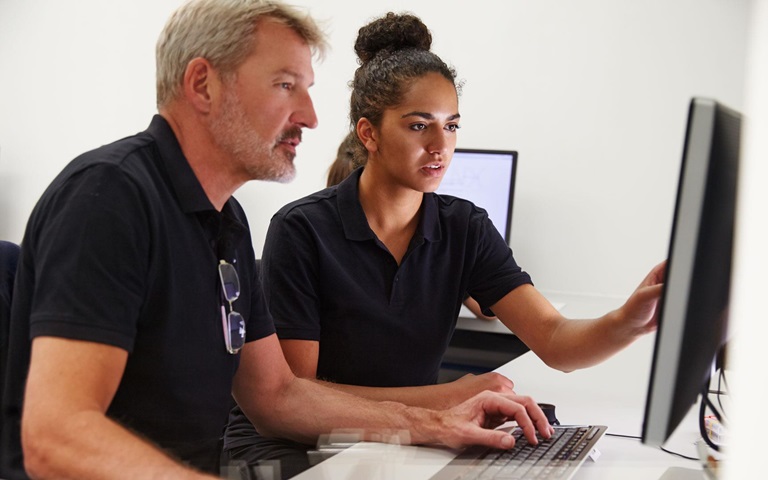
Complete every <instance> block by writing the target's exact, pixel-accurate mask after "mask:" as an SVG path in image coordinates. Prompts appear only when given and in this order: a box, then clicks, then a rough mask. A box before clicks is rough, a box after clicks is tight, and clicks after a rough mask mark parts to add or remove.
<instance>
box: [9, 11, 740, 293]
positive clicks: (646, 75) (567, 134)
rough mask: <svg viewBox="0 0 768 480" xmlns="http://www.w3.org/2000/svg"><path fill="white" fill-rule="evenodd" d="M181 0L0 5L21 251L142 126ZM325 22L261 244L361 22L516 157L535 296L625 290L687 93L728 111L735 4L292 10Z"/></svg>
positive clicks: (251, 188) (332, 102) (655, 246)
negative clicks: (402, 25)
mask: <svg viewBox="0 0 768 480" xmlns="http://www.w3.org/2000/svg"><path fill="white" fill-rule="evenodd" d="M179 3H180V2H179V0H134V1H132V2H116V1H112V2H108V1H104V0H79V1H78V2H60V1H57V0H2V1H1V2H0V65H2V68H3V74H2V75H0V91H2V92H3V94H2V95H0V238H5V239H8V240H13V241H20V240H21V237H22V232H23V228H24V225H25V222H26V218H27V216H28V214H29V212H30V210H31V208H32V207H33V205H34V203H35V201H36V200H37V198H38V197H39V196H40V194H41V193H42V190H43V189H44V188H45V186H46V185H47V184H48V183H49V181H50V180H51V179H52V178H53V176H54V175H55V174H56V173H57V172H58V171H59V170H60V169H61V168H62V167H63V165H64V164H65V163H66V162H67V161H69V160H70V159H71V158H72V157H74V156H75V155H76V154H78V153H80V152H82V151H85V150H87V149H90V148H93V147H95V146H98V145H100V144H103V143H106V142H109V141H111V140H114V139H116V138H119V137H122V136H125V135H127V134H131V133H134V132H137V131H139V130H143V129H144V128H145V126H146V125H147V124H148V122H149V119H150V116H151V115H152V114H153V113H154V59H153V55H154V50H153V49H154V42H155V39H156V37H157V35H158V33H159V31H160V29H161V28H162V25H163V23H164V21H165V19H166V17H167V16H168V14H169V13H170V12H171V11H172V10H173V9H174V8H175V7H176V6H177V5H178V4H179ZM296 3H298V4H302V5H306V6H307V7H308V8H310V10H311V11H312V12H313V14H315V15H316V16H317V17H318V18H320V19H322V20H323V21H324V22H325V24H326V25H327V29H328V31H329V33H330V35H331V40H332V44H333V46H334V49H333V51H332V52H331V53H330V55H329V56H328V58H327V59H326V60H325V62H323V63H322V64H319V65H317V66H316V74H317V84H316V86H315V87H314V98H315V102H316V107H317V110H318V114H319V117H320V127H318V128H317V129H316V130H315V131H312V132H309V133H308V134H306V135H305V141H304V143H303V144H302V145H301V147H300V151H299V156H298V158H297V167H298V176H297V179H296V180H295V181H294V182H293V183H292V184H290V185H277V184H267V183H264V182H253V183H252V184H250V185H247V186H245V187H243V188H242V189H241V190H240V192H238V194H237V197H238V198H239V199H240V200H241V201H242V202H243V203H244V205H245V208H246V210H247V212H248V215H249V219H250V221H251V224H252V229H253V232H254V242H255V248H256V250H257V252H260V251H261V247H262V244H263V236H264V234H265V232H266V227H267V224H268V222H269V218H270V216H271V215H272V213H273V212H274V211H275V210H276V209H277V208H279V207H280V206H282V205H283V204H284V203H287V202H288V201H290V200H292V199H295V198H298V197H300V196H303V195H305V194H308V193H311V192H312V191H314V190H317V189H319V188H321V187H322V186H323V183H324V178H325V173H326V170H327V168H328V166H329V165H330V162H331V160H332V157H333V156H334V154H335V151H336V145H337V143H338V141H339V140H340V139H341V138H342V135H343V131H344V129H345V128H346V123H347V115H346V114H347V101H348V94H349V91H348V87H347V82H348V81H349V79H350V78H351V76H352V72H353V71H354V68H355V67H356V64H355V59H354V56H353V53H352V43H353V41H354V38H355V35H356V32H357V29H358V28H359V27H360V26H361V25H363V24H364V23H365V22H366V21H367V20H369V19H370V18H371V17H373V16H377V15H380V14H382V13H384V12H385V11H387V10H394V11H400V10H406V9H410V10H411V11H413V12H415V13H416V14H418V15H420V16H421V17H422V18H423V19H424V20H425V22H426V23H427V25H428V26H429V27H430V28H431V29H432V31H433V36H434V40H435V41H434V50H435V51H436V52H437V53H438V54H440V55H441V56H442V57H443V58H444V59H445V60H446V61H448V62H449V63H451V64H453V65H455V66H456V68H457V70H458V72H459V76H460V77H461V78H463V79H464V80H466V86H465V89H464V95H463V97H462V100H461V104H460V109H461V113H462V123H463V127H464V128H463V129H462V130H461V132H460V135H459V146H462V147H476V148H505V149H517V150H518V151H519V152H520V164H519V172H518V173H519V177H518V184H517V190H516V194H517V195H516V203H515V207H514V222H513V241H512V247H513V249H514V251H515V254H516V256H517V258H518V261H519V262H520V263H521V264H522V265H523V266H524V268H526V269H527V270H528V271H529V272H530V273H531V274H532V275H533V278H534V281H535V282H536V283H537V285H538V286H539V287H540V288H543V289H548V290H560V291H572V292H586V293H595V294H605V295H620V296H625V295H627V294H628V293H629V292H630V291H631V290H632V289H633V288H634V286H635V285H636V284H637V282H639V281H640V279H641V278H642V276H643V275H644V274H645V273H646V271H647V270H648V269H650V267H651V266H652V265H654V264H655V263H656V262H658V261H660V260H661V259H662V258H663V257H664V256H665V255H666V248H667V242H668V232H669V227H670V221H671V216H672V206H673V202H674V190H675V187H676V181H677V173H678V171H677V170H678V164H679V159H680V154H681V151H682V141H683V129H684V122H685V114H686V108H687V102H688V99H689V98H690V97H691V96H692V95H706V96H712V97H716V98H718V99H719V100H721V101H723V102H725V103H727V104H729V105H731V106H733V107H735V108H737V109H740V108H742V107H743V79H744V78H743V77H744V61H745V45H746V25H747V13H748V9H749V2H748V1H747V0H649V1H643V2H639V1H636V0H579V1H567V0H539V1H536V2H530V1H523V0H487V1H483V2H479V3H478V4H477V5H478V8H467V6H466V5H467V3H466V2H460V1H458V0H455V1H454V0H448V1H447V0H423V1H420V2H413V1H410V0H409V1H404V0H396V1H389V2H387V4H386V7H384V6H381V4H379V3H376V4H374V3H367V2H357V3H355V6H354V8H350V3H349V2H347V1H346V0H325V1H323V2H317V1H311V0H299V1H297V2H296Z"/></svg>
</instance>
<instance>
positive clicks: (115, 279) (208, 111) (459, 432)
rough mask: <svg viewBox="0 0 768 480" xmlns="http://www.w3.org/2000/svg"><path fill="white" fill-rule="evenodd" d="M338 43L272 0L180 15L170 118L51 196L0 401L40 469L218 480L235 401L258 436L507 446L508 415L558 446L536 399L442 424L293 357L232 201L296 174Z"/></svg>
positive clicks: (122, 143) (37, 233)
mask: <svg viewBox="0 0 768 480" xmlns="http://www.w3.org/2000/svg"><path fill="white" fill-rule="evenodd" d="M324 44H325V39H324V36H323V34H322V33H321V32H320V30H319V29H318V28H317V26H316V25H315V23H314V22H313V21H312V20H311V19H310V18H309V17H307V16H306V15H304V14H303V13H301V12H300V11H297V10H295V9H294V8H292V7H289V6H288V5H286V4H283V3H281V2H278V1H266V0H191V1H190V2H188V3H185V4H184V5H182V6H181V7H180V9H179V10H177V11H176V12H175V13H174V14H173V15H172V16H171V18H170V19H169V21H168V23H167V24H166V26H165V28H164V30H163V32H162V34H161V35H160V39H159V40H158V44H157V106H158V111H159V115H156V116H155V117H154V118H153V119H152V122H151V123H150V125H149V127H148V129H147V130H146V131H144V132H140V133H138V134H136V135H133V136H130V137H127V138H124V139H122V140H118V141H116V142H114V143H112V144H109V145H106V146H103V147H100V148H97V149H96V150H93V151H90V152H87V153H85V154H83V155H81V156H79V157H78V158H76V159H74V160H73V161H72V162H71V163H69V164H68V165H67V166H66V167H65V168H64V170H63V171H62V172H61V173H60V174H59V175H58V176H57V177H56V178H55V179H54V180H53V182H52V183H51V185H50V186H49V187H48V188H47V189H46V191H45V192H44V193H43V195H42V197H41V198H40V200H39V202H38V203H37V205H36V206H35V208H34V210H33V212H32V214H31V216H30V219H29V222H28V224H27V228H26V231H25V234H24V239H23V241H22V248H21V259H20V261H19V265H18V272H17V277H16V289H15V291H14V299H13V305H12V314H11V336H12V341H11V353H10V354H9V359H10V361H11V362H12V363H9V365H8V367H9V376H13V379H12V381H11V382H9V384H10V386H11V389H12V391H10V392H7V393H9V395H6V396H5V400H6V402H4V403H5V404H4V406H3V417H4V418H3V428H6V426H9V425H10V426H11V428H12V430H13V431H12V432H11V436H12V437H13V438H14V439H15V441H16V442H18V441H19V432H18V428H19V417H20V416H21V433H20V441H21V445H22V446H23V461H24V467H25V468H26V472H27V473H28V474H29V476H31V477H34V478H77V479H89V478H112V479H119V478H130V479H136V478H204V477H205V478H216V477H217V474H218V473H219V466H220V465H219V461H220V454H221V450H220V447H221V446H220V438H221V435H222V432H223V428H224V425H225V423H226V419H227V415H228V412H229V410H230V407H231V405H232V404H233V399H232V396H234V399H236V400H237V403H238V404H239V405H240V406H241V407H242V409H243V411H244V412H245V414H246V415H247V418H249V419H250V421H252V422H253V423H254V424H256V425H258V427H259V430H260V431H262V432H265V433H266V434H269V435H274V436H278V437H285V438H290V439H294V440H296V441H301V442H310V443H311V442H313V441H314V440H315V439H316V438H317V437H318V436H319V435H321V434H323V433H328V432H330V431H332V430H333V429H335V428H361V429H365V431H366V432H367V433H368V435H373V434H377V433H380V432H382V431H391V430H406V431H408V432H409V435H410V439H411V440H412V441H413V442H414V443H443V444H445V445H448V446H453V447H459V446H462V445H467V444H473V443H479V444H486V445H493V446H496V447H500V448H506V447H509V446H510V445H511V444H512V443H513V442H514V440H513V439H512V437H511V436H510V435H508V434H506V433H504V432H501V431H496V430H492V429H491V428H492V427H494V426H497V425H499V424H500V423H502V422H504V421H507V420H510V419H514V420H516V421H517V422H518V423H519V424H521V425H522V426H523V427H524V429H525V431H526V435H527V436H528V437H529V438H530V439H531V440H533V441H535V431H536V430H538V431H539V432H541V433H542V434H543V435H544V436H545V437H546V436H549V435H550V433H551V427H550V426H549V424H548V423H547V420H546V417H545V416H544V414H543V413H542V412H541V409H539V408H538V407H537V406H536V404H535V402H533V400H532V399H530V398H527V397H522V396H517V395H513V394H505V395H501V394H492V393H490V392H486V393H483V394H480V395H478V396H476V397H474V398H472V399H471V400H469V401H467V402H464V403H462V404H461V405H459V406H457V407H456V408H452V409H450V410H443V411H439V412H438V411H436V410H427V409H421V408H414V407H407V406H405V405H403V404H400V403H394V402H382V403H377V402H372V401H370V400H366V399H363V398H361V397H357V396H354V395H350V394H347V393H345V392H341V391H338V390H335V389H331V388H328V387H327V386H324V385H320V384H318V383H316V382H312V381H308V380H306V379H301V378H297V377H296V376H295V375H294V374H293V372H292V371H291V369H290V367H289V366H288V364H287V363H286V361H285V358H284V356H283V353H282V350H281V348H280V345H279V343H278V340H277V337H276V335H275V333H274V326H273V324H272V322H271V319H270V316H269V314H268V313H267V310H266V308H265V305H264V299H263V294H262V289H261V285H260V282H259V278H258V276H257V275H256V273H255V269H256V261H255V258H254V252H253V248H252V241H251V235H250V231H249V228H248V224H247V221H246V216H245V214H244V212H243V209H242V208H241V206H240V205H239V204H238V202H237V201H236V200H235V199H234V198H233V197H232V194H233V193H234V192H235V191H236V190H237V189H238V188H239V187H240V186H241V185H243V184H244V183H246V182H247V181H249V180H251V179H265V180H283V181H287V180H289V179H290V178H291V177H292V176H293V173H294V165H293V159H294V157H295V155H296V149H297V147H298V145H299V144H300V143H301V136H302V131H303V130H304V129H306V128H314V127H315V126H316V125H317V118H316V114H315V110H314V107H313V104H312V100H311V98H310V95H309V88H310V86H311V85H312V84H313V83H314V72H313V69H312V58H313V51H318V52H321V51H322V50H323V46H324ZM30 339H31V344H30ZM27 373H28V375H27ZM22 410H23V415H21V412H22ZM17 446H18V445H17ZM12 459H13V460H14V461H19V460H20V459H21V452H20V451H17V452H16V453H15V454H14V455H13V457H12ZM22 473H23V472H22Z"/></svg>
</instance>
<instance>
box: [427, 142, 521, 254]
mask: <svg viewBox="0 0 768 480" xmlns="http://www.w3.org/2000/svg"><path fill="white" fill-rule="evenodd" d="M516 172H517V152H516V151H511V150H479V149H469V148H457V149H456V151H455V152H454V154H453V159H452V160H451V164H450V166H449V167H448V171H446V172H445V176H444V177H443V181H442V182H441V183H440V187H439V188H438V189H437V193H439V194H446V195H453V196H454V197H459V198H463V199H466V200H469V201H470V202H472V203H474V204H475V205H477V206H478V207H481V208H483V209H485V210H486V211H487V212H488V216H489V217H490V218H491V221H492V222H493V224H494V225H495V226H496V228H497V229H498V230H499V233H501V235H502V236H503V237H504V240H506V241H507V244H509V241H510V238H511V232H512V202H513V199H514V191H515V174H516Z"/></svg>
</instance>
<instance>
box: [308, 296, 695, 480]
mask: <svg viewBox="0 0 768 480" xmlns="http://www.w3.org/2000/svg"><path fill="white" fill-rule="evenodd" d="M620 303H621V302H620V301H617V300H616V299H606V298H602V297H599V298H585V299H584V301H583V302H582V301H580V299H579V298H577V297H576V296H573V298H571V299H569V300H568V301H565V305H564V309H563V314H564V315H566V316H569V317H571V318H586V317H592V316H598V315H601V314H603V313H606V312H607V311H608V310H610V309H611V308H615V307H617V306H618V305H620ZM569 307H570V311H571V312H572V313H569V312H568V311H565V309H566V308H569ZM653 342H654V338H653V335H649V336H646V337H644V338H641V339H640V340H638V341H637V342H635V343H634V344H633V345H631V346H629V347H628V348H627V349H625V350H623V351H622V352H620V353H618V354H617V355H615V356H614V357H613V358H611V359H609V360H608V361H606V362H603V363H602V364H600V365H597V366H595V367H592V368H589V369H584V370H579V371H576V372H572V373H568V374H565V373H562V372H559V371H556V370H553V369H551V368H549V367H547V366H546V365H544V363H543V362H542V361H541V360H539V358H538V357H536V356H535V355H532V354H528V355H523V356H521V357H519V358H517V359H515V360H513V361H511V362H509V363H507V364H505V365H503V366H501V367H499V368H498V369H497V371H498V372H500V373H503V374H504V375H506V376H508V377H509V378H511V379H512V380H513V381H514V382H515V390H516V391H517V392H518V393H520V394H525V395H530V396H532V397H533V398H534V399H536V400H537V401H538V402H542V403H552V404H554V405H555V406H556V414H557V417H558V419H559V420H560V421H561V423H564V424H579V423H591V424H603V425H607V426H608V432H607V433H608V434H619V435H627V436H633V437H639V436H640V432H641V429H642V418H643V413H644V409H645V397H646V388H647V384H648V378H649V375H650V365H651V355H652V351H653ZM695 410H696V409H695V408H693V409H692V410H691V413H690V414H689V416H688V417H687V418H686V419H685V420H684V422H683V423H682V424H681V426H680V428H678V430H677V431H676V432H675V434H674V435H673V437H672V438H671V439H670V441H669V442H667V444H666V445H665V448H666V449H668V450H671V451H674V452H677V453H680V454H683V455H687V456H691V457H697V453H696V447H695V444H694V442H695V441H696V440H698V438H699V435H698V429H697V424H696V419H695ZM597 448H598V450H600V453H601V455H600V457H599V458H598V459H597V460H596V461H594V462H592V461H590V460H587V462H585V464H584V465H583V466H582V467H581V469H580V470H579V471H578V472H577V474H576V475H575V476H574V480H592V479H606V480H607V479H611V480H615V479H616V478H621V479H622V480H633V479H638V480H640V479H642V480H648V479H660V478H664V479H665V480H667V479H670V480H671V479H686V480H687V479H688V478H698V479H702V478H704V477H703V474H702V472H701V469H700V467H699V464H698V462H697V461H693V460H685V459H683V458H680V457H677V456H674V455H671V454H669V453H666V452H664V451H662V450H660V449H658V448H655V447H650V446H646V445H643V444H641V443H640V440H639V439H635V438H623V437H615V436H610V435H606V436H604V437H603V438H602V439H601V440H600V441H599V442H598V444H597ZM455 453H456V452H455V451H451V450H448V449H444V448H430V447H414V446H397V445H384V444H377V443H361V444H357V445H355V446H353V447H351V448H350V449H348V450H346V451H344V452H342V453H339V454H337V455H336V456H334V457H332V458H330V459H328V460H326V461H324V462H322V463H320V464H318V465H316V466H315V467H313V468H311V469H309V470H307V471H306V472H304V473H302V474H301V475H299V476H297V477H295V478H296V479H298V480H320V479H359V478H367V479H381V480H385V479H405V480H410V479H413V480H426V479H428V478H429V477H430V476H432V475H433V474H434V473H436V472H437V471H438V470H439V469H440V468H441V467H442V466H443V465H445V464H446V463H448V462H449V461H450V460H451V459H452V458H453V456H454V455H455ZM670 468H672V470H668V469H670ZM672 473H674V475H672Z"/></svg>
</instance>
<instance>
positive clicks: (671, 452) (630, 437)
mask: <svg viewBox="0 0 768 480" xmlns="http://www.w3.org/2000/svg"><path fill="white" fill-rule="evenodd" d="M605 436H606V437H617V438H628V439H630V440H640V439H641V438H640V437H639V436H637V435H625V434H623V433H609V432H606V433H605ZM659 450H661V451H662V452H664V453H668V454H670V455H674V456H676V457H680V458H684V459H686V460H694V461H698V460H699V457H689V456H688V455H683V454H682V453H678V452H673V451H672V450H667V449H666V448H664V447H661V446H660V447H659Z"/></svg>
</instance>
